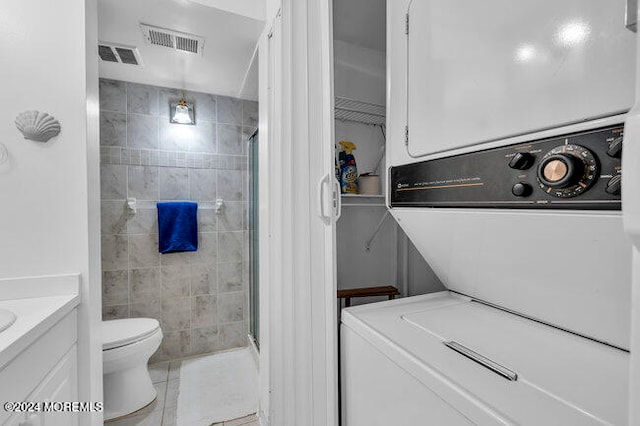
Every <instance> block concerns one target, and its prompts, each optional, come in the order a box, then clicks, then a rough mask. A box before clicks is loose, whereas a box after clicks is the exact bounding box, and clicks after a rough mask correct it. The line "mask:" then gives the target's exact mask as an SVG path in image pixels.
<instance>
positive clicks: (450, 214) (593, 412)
mask: <svg viewBox="0 0 640 426" xmlns="http://www.w3.org/2000/svg"><path fill="white" fill-rule="evenodd" d="M387 8H388V10H387V12H388V19H387V31H388V35H387V46H388V47H387V49H388V56H387V64H388V78H389V86H388V93H389V98H388V102H387V105H388V120H389V121H388V134H389V143H388V152H387V158H388V159H389V160H388V162H389V164H388V166H389V182H390V185H389V188H388V190H387V203H388V205H389V206H390V208H391V212H392V214H393V215H394V217H395V218H396V220H397V221H398V222H399V224H400V225H401V226H402V228H403V229H404V231H405V232H406V233H407V235H408V236H409V237H410V238H411V240H412V241H413V243H414V244H415V245H416V247H417V248H418V250H419V251H420V253H421V254H422V255H423V256H424V257H425V259H426V260H427V261H428V262H429V263H430V265H431V266H432V268H433V269H434V271H436V273H437V274H438V276H439V278H440V279H441V280H442V282H443V283H444V284H445V286H446V287H447V288H448V290H449V291H446V292H442V293H436V294H432V295H425V296H417V297H412V298H407V299H400V300H396V301H390V302H383V303H379V304H374V305H368V306H362V307H356V308H351V309H348V310H347V311H346V312H344V313H343V316H342V348H343V352H342V384H343V387H342V398H343V405H342V406H343V413H342V419H343V425H346V426H360V425H367V426H370V425H387V424H394V425H414V424H433V425H458V424H532V425H543V424H544V425H554V424H557V425H586V424H615V425H622V424H627V413H628V385H629V383H628V381H629V379H628V377H629V347H630V311H631V306H630V297H631V252H632V249H631V243H630V242H629V241H628V239H627V238H626V237H625V234H624V230H623V224H622V214H621V195H620V182H621V174H622V168H621V157H622V155H623V154H622V151H623V149H622V146H623V136H624V121H625V118H626V113H627V112H628V111H629V109H630V108H631V107H632V106H633V103H634V98H635V93H634V84H635V49H636V38H635V34H634V33H633V32H631V31H629V30H628V29H627V28H625V8H626V4H625V1H624V0H612V1H607V2H602V1H599V0H580V1H571V0H562V1H557V2H553V4H548V5H547V4H546V3H545V4H544V5H542V4H541V3H540V2H539V1H536V0H520V1H518V2H505V1H501V0H486V1H482V2H474V1H471V0H465V1H446V2H443V1H438V0H412V1H410V0H403V1H397V2H395V1H394V2H391V1H390V2H388V6H387Z"/></svg>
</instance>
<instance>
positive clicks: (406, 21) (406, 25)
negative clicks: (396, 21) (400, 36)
mask: <svg viewBox="0 0 640 426" xmlns="http://www.w3.org/2000/svg"><path fill="white" fill-rule="evenodd" d="M404 33H405V34H406V35H409V14H408V13H407V14H406V15H404Z"/></svg>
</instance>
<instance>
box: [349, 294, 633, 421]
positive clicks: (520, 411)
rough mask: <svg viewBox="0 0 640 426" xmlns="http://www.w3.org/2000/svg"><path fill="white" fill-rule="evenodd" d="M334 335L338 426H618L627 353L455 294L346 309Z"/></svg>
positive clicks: (623, 416)
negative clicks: (338, 358)
mask: <svg viewBox="0 0 640 426" xmlns="http://www.w3.org/2000/svg"><path fill="white" fill-rule="evenodd" d="M341 334H342V346H343V348H347V350H345V351H343V356H342V376H341V377H342V390H343V413H342V414H343V424H344V425H346V426H375V425H381V426H382V425H389V424H392V425H394V426H404V425H407V426H409V425H418V424H433V425H443V426H455V425H467V424H486V425H511V424H522V425H604V424H615V425H622V424H626V418H627V392H628V390H627V387H628V358H629V354H628V352H626V351H624V350H621V349H617V348H613V347H610V346H607V345H603V344H601V343H597V342H594V341H592V340H589V339H587V338H584V337H579V336H576V335H574V334H571V333H568V332H565V331H561V330H559V329H557V328H554V327H550V326H548V325H544V324H541V323H538V322H534V321H531V320H529V319H526V318H523V317H521V316H518V315H515V314H512V313H508V312H505V311H503V310H499V309H496V308H494V307H491V306H487V305H485V304H482V303H478V302H476V301H473V300H472V299H470V298H468V297H465V296H461V295H458V294H456V293H452V292H448V291H445V292H440V293H435V294H432V295H425V296H416V297H411V298H406V299H398V300H394V301H389V302H382V303H376V304H371V305H364V306H358V307H355V308H350V309H348V310H346V311H343V316H342V329H341ZM465 348H466V349H468V350H471V351H473V352H469V353H468V356H466V355H464V354H463V353H461V352H465ZM458 351H460V352H458ZM479 355H480V356H479ZM483 357H484V358H483ZM482 363H484V365H483V364H482Z"/></svg>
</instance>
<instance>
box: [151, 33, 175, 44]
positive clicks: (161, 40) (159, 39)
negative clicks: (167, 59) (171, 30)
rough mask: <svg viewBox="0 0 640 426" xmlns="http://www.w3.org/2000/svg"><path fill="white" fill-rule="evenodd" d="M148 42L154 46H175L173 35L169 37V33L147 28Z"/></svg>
mask: <svg viewBox="0 0 640 426" xmlns="http://www.w3.org/2000/svg"><path fill="white" fill-rule="evenodd" d="M149 42H150V43H151V44H155V45H156V46H164V47H171V48H173V47H175V46H174V45H173V37H171V34H167V33H163V32H160V31H156V30H149Z"/></svg>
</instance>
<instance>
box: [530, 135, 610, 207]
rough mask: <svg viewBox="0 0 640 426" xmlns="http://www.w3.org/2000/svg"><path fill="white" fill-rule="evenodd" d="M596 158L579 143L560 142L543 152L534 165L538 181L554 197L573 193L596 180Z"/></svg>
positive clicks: (574, 194) (579, 191) (570, 195)
mask: <svg viewBox="0 0 640 426" xmlns="http://www.w3.org/2000/svg"><path fill="white" fill-rule="evenodd" d="M597 174H598V162H597V161H596V158H595V157H594V155H593V154H592V153H591V151H589V150H588V149H586V148H585V147H582V146H580V145H569V144H567V145H561V146H558V147H555V148H553V149H552V150H551V151H549V152H547V153H546V154H545V155H544V156H543V157H542V160H541V161H540V165H539V166H538V183H539V184H540V188H541V189H542V190H544V191H545V192H546V193H548V194H550V195H552V196H555V197H558V198H568V197H575V196H576V195H579V194H581V193H582V192H584V191H586V190H587V189H588V188H589V187H590V186H591V185H592V184H593V182H594V181H595V180H596V177H597Z"/></svg>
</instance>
